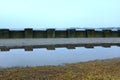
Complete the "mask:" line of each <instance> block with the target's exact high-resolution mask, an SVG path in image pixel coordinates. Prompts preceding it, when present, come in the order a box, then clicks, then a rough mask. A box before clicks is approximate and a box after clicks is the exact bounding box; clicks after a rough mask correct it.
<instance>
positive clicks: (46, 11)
mask: <svg viewBox="0 0 120 80" xmlns="http://www.w3.org/2000/svg"><path fill="white" fill-rule="evenodd" d="M119 3H120V0H0V28H11V29H16V28H17V29H18V28H21V29H23V28H26V27H31V28H35V29H36V28H71V27H82V28H84V27H119V26H120V23H119V21H120V18H119V17H120V15H119V14H120V10H119V9H120V5H119Z"/></svg>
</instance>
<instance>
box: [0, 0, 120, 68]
mask: <svg viewBox="0 0 120 80" xmlns="http://www.w3.org/2000/svg"><path fill="white" fill-rule="evenodd" d="M119 3H120V0H0V28H9V29H24V28H33V29H41V28H45V29H46V28H64V29H66V28H73V27H74V28H86V27H89V28H99V27H104V28H105V27H120V22H119V21H120V5H119ZM114 57H120V51H119V47H114V46H113V47H111V48H102V47H97V48H94V49H85V48H77V49H75V50H67V49H64V48H63V49H56V50H55V51H47V50H46V49H39V50H37V49H35V50H34V51H33V52H25V51H24V50H19V49H18V50H11V51H9V52H0V66H2V67H9V66H26V65H29V66H31V65H50V64H52V65H54V64H62V63H68V62H79V61H87V60H94V59H106V58H114Z"/></svg>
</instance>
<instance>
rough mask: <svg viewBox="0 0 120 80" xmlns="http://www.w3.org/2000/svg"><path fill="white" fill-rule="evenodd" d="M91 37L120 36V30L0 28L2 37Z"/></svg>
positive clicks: (0, 36)
mask: <svg viewBox="0 0 120 80" xmlns="http://www.w3.org/2000/svg"><path fill="white" fill-rule="evenodd" d="M89 37H95V38H97V37H120V30H116V31H113V30H94V29H86V30H76V29H67V30H55V29H46V30H33V29H32V28H26V29H24V30H9V29H0V38H2V39H5V38H89Z"/></svg>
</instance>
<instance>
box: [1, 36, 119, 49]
mask: <svg viewBox="0 0 120 80" xmlns="http://www.w3.org/2000/svg"><path fill="white" fill-rule="evenodd" d="M112 45H116V46H119V45H120V38H24V39H0V49H1V51H5V50H6V51H9V49H14V48H24V49H25V51H32V50H33V48H47V49H48V50H54V49H55V48H57V47H66V48H68V49H74V48H75V47H79V46H82V47H86V48H93V47H94V46H103V47H110V46H112Z"/></svg>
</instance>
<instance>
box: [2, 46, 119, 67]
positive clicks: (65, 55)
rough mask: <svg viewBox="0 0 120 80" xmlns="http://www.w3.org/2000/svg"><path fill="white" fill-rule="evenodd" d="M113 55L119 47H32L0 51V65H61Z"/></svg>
mask: <svg viewBox="0 0 120 80" xmlns="http://www.w3.org/2000/svg"><path fill="white" fill-rule="evenodd" d="M115 57H120V47H115V46H112V47H111V48H102V47H95V48H94V49H87V48H84V47H77V48H76V49H73V50H69V49H66V48H57V49H56V50H53V51H51V50H50V51H48V50H46V49H34V51H33V52H25V51H24V50H23V49H16V50H14V49H13V50H10V51H9V52H0V67H15V66H43V65H61V64H64V63H74V62H81V61H82V62H83V61H89V60H96V59H108V58H115Z"/></svg>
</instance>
